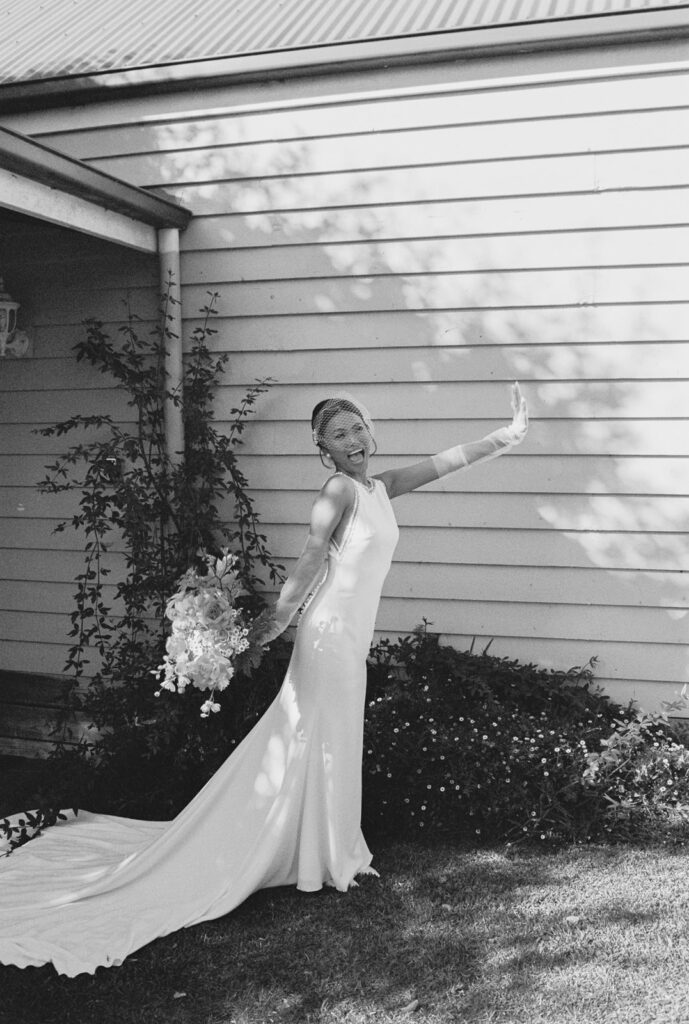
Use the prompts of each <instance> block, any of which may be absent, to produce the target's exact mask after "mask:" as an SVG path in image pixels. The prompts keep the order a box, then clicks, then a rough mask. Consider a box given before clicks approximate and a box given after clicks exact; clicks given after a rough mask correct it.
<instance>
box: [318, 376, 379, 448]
mask: <svg viewBox="0 0 689 1024" xmlns="http://www.w3.org/2000/svg"><path fill="white" fill-rule="evenodd" d="M335 417H337V420H335ZM347 417H349V418H350V419H349V422H348V419H347ZM357 423H363V425H364V427H365V428H366V434H368V437H366V436H365V435H363V436H362V442H363V443H365V444H366V448H367V450H368V451H369V452H370V453H371V454H373V453H374V452H375V448H376V440H375V436H376V434H375V427H374V425H373V420H372V419H371V414H370V412H369V411H368V409H367V408H366V406H365V405H364V404H363V402H360V401H359V400H358V399H357V398H355V397H354V396H353V395H350V394H349V392H348V391H338V392H336V393H335V394H334V395H331V397H330V398H326V399H324V401H322V402H319V403H318V405H317V406H316V407H315V408H314V410H313V413H312V416H311V431H312V436H313V443H314V444H315V445H317V446H318V447H319V448H320V449H321V451H322V450H323V449H324V448H325V449H327V448H329V447H330V444H331V443H332V442H333V440H334V438H335V434H334V431H333V426H334V425H337V426H338V429H340V430H341V429H342V428H343V427H347V426H349V425H354V424H357Z"/></svg>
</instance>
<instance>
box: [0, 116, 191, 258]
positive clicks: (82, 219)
mask: <svg viewBox="0 0 689 1024" xmlns="http://www.w3.org/2000/svg"><path fill="white" fill-rule="evenodd" d="M2 208H5V209H8V210H13V211H14V212H16V213H23V214H25V215H27V216H29V217H34V218H36V219H38V220H43V221H47V222H49V223H51V224H57V225H59V226H60V227H65V228H70V229H72V230H74V231H79V232H82V233H85V234H88V235H92V236H95V237H97V238H103V239H106V240H107V241H110V242H114V243H116V244H119V245H124V246H127V247H129V248H132V249H137V250H138V251H140V252H150V253H156V252H158V232H159V231H160V230H164V229H170V228H172V229H176V230H178V231H179V230H183V229H184V228H185V227H186V226H187V224H188V223H189V221H190V219H191V212H190V211H189V210H186V209H184V208H183V207H181V206H179V205H178V204H177V203H175V202H173V201H172V200H170V199H166V198H165V197H163V196H160V195H156V194H154V193H152V192H149V191H147V190H145V189H142V188H137V187H136V186H134V185H130V184H128V183H127V182H124V181H121V180H120V179H119V178H114V177H113V176H112V175H109V174H104V173H103V172H102V171H98V170H95V169H94V168H92V167H89V166H88V165H87V164H84V163H83V162H82V161H80V160H74V159H72V158H71V157H68V156H65V155H64V154H62V153H60V152H59V151H57V150H55V149H51V148H50V147H49V146H45V145H43V144H42V143H39V142H35V141H34V140H32V139H29V138H27V137H26V136H24V135H20V134H19V133H17V132H13V131H10V130H9V129H7V128H0V210H1V209H2Z"/></svg>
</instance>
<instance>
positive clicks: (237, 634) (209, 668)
mask: <svg viewBox="0 0 689 1024" xmlns="http://www.w3.org/2000/svg"><path fill="white" fill-rule="evenodd" d="M204 562H205V566H206V572H205V573H204V574H200V573H199V572H197V570H196V569H188V570H187V572H185V573H184V575H183V576H182V577H181V578H180V580H179V584H178V590H177V591H176V592H175V593H174V594H173V595H172V597H171V598H170V600H169V601H168V602H167V605H166V608H165V615H166V616H167V618H168V619H169V620H170V622H171V623H172V632H171V634H170V636H169V637H168V639H167V642H166V644H165V652H166V653H165V656H164V658H163V662H162V664H161V665H159V666H158V668H157V669H156V670H155V672H154V674H155V675H157V676H158V677H160V676H162V679H161V683H160V686H161V689H160V690H157V691H156V696H159V695H160V693H161V690H170V691H171V692H172V693H183V692H184V690H185V689H186V688H187V686H195V687H196V688H197V689H199V690H210V695H209V697H208V699H207V700H206V701H204V703H203V704H202V705H201V716H202V717H203V718H208V716H209V715H210V714H211V712H217V711H219V710H220V705H219V704H218V703H217V701H216V700H215V694H216V693H219V692H221V691H222V690H224V689H225V688H226V687H227V686H228V685H229V683H230V680H231V679H232V677H233V675H234V673H235V662H236V660H237V657H238V656H239V655H240V654H243V653H244V652H245V651H246V650H247V649H248V648H249V639H248V636H249V624H248V622H247V621H246V619H245V616H244V613H243V611H242V609H241V608H239V607H237V603H236V602H237V598H238V597H240V596H241V595H242V594H243V593H245V591H244V588H243V587H242V584H241V582H240V580H239V578H238V575H237V569H236V567H237V562H238V559H237V557H236V556H235V555H231V554H230V553H229V552H228V551H223V553H222V555H221V557H220V558H214V557H213V556H212V555H207V556H205V558H204Z"/></svg>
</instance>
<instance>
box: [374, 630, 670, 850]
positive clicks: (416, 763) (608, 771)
mask: <svg viewBox="0 0 689 1024" xmlns="http://www.w3.org/2000/svg"><path fill="white" fill-rule="evenodd" d="M683 805H684V807H689V751H687V750H686V748H685V747H684V746H683V745H682V744H681V743H678V742H677V741H676V740H675V739H674V737H673V735H672V731H671V728H670V723H669V721H668V720H667V718H666V717H665V716H662V715H656V716H648V715H641V714H639V713H638V712H636V711H635V710H634V708H633V707H632V706H631V705H630V706H629V707H626V708H622V707H620V706H618V705H616V704H614V703H613V702H612V701H611V700H609V699H608V698H607V697H606V696H605V695H604V694H602V693H601V692H599V691H598V689H597V687H596V686H595V683H594V679H593V674H592V666H591V664H589V665H587V666H585V667H583V668H577V669H573V670H571V671H569V672H554V671H549V670H545V669H542V668H539V667H538V666H535V665H524V664H521V663H519V662H517V661H511V660H508V659H506V658H497V657H494V656H491V655H490V654H488V653H487V651H484V652H483V653H481V654H475V653H473V652H472V651H469V652H463V651H457V650H455V649H454V648H452V647H449V646H444V645H442V644H440V642H439V638H438V636H437V635H435V634H432V633H430V632H428V631H427V630H426V629H425V628H419V629H418V630H416V631H415V632H414V633H413V635H411V636H407V637H403V638H400V639H399V640H398V641H397V642H394V643H393V642H391V641H388V640H383V641H381V642H380V643H379V644H377V645H376V646H375V647H374V648H373V649H372V652H371V659H370V663H369V706H368V713H367V720H366V733H365V741H364V818H365V822H366V824H367V826H368V827H369V828H370V829H371V830H378V831H383V832H390V833H394V834H401V835H404V836H410V835H414V834H417V835H424V834H425V835H427V834H429V833H433V834H445V835H455V836H458V837H463V838H473V839H476V838H479V839H481V840H484V839H485V840H508V841H516V840H520V839H536V840H538V841H541V840H547V841H548V840H549V841H584V842H585V841H590V840H593V839H601V838H607V839H634V838H636V837H638V838H643V839H645V840H646V839H648V838H649V837H652V836H658V835H659V834H660V833H659V828H658V827H659V824H661V823H665V824H667V823H669V822H671V823H672V825H673V829H674V832H673V834H674V835H675V836H677V835H678V834H682V833H683V831H684V832H685V833H686V834H687V835H689V830H687V828H686V821H685V820H684V818H683V812H682V806H683ZM678 826H679V828H678Z"/></svg>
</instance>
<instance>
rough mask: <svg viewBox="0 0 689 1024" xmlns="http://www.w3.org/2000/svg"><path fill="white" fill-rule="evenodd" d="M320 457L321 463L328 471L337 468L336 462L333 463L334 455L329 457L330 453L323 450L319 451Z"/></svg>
mask: <svg viewBox="0 0 689 1024" xmlns="http://www.w3.org/2000/svg"><path fill="white" fill-rule="evenodd" d="M318 455H319V458H320V460H321V463H322V464H323V465H324V466H325V468H326V469H334V468H335V462H334V461H333V457H332V455H329V454H328V452H326V451H324V450H323V449H322V448H319V449H318Z"/></svg>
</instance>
